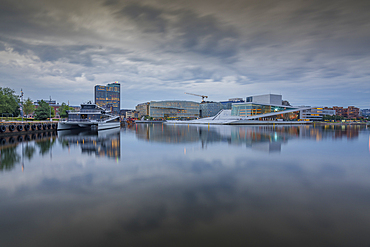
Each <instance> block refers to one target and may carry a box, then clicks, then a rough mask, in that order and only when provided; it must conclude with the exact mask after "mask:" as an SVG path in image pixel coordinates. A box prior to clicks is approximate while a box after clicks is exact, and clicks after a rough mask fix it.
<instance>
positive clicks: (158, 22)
mask: <svg viewBox="0 0 370 247" xmlns="http://www.w3.org/2000/svg"><path fill="white" fill-rule="evenodd" d="M162 14H163V11H162V10H160V9H158V8H153V7H151V6H149V5H140V4H137V3H131V4H128V5H126V6H125V7H123V8H122V9H121V10H120V11H119V12H117V13H116V16H118V17H125V18H129V19H130V20H132V21H133V22H134V23H135V24H136V25H137V26H138V27H139V28H140V29H141V30H143V31H144V32H155V33H157V32H159V33H164V32H165V31H166V27H167V25H168V23H167V21H166V20H165V19H164V18H163V16H162Z"/></svg>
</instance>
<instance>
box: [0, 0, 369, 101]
mask: <svg viewBox="0 0 370 247" xmlns="http://www.w3.org/2000/svg"><path fill="white" fill-rule="evenodd" d="M0 6H1V8H0V87H10V88H12V89H14V90H16V92H17V93H18V92H20V89H21V88H22V89H23V91H24V95H25V97H30V98H31V99H33V100H37V99H47V98H49V96H51V97H52V98H53V99H55V100H57V101H58V102H60V103H62V102H68V101H69V102H70V104H72V105H79V104H80V103H83V102H86V101H88V100H93V99H94V86H95V85H97V84H101V85H105V84H107V83H111V82H114V81H118V82H119V83H121V107H122V108H134V106H135V105H136V104H138V103H142V102H145V101H151V100H175V99H177V100H191V101H200V100H201V98H200V97H196V96H192V95H187V94H184V92H190V93H195V94H203V95H208V96H209V98H208V99H209V100H212V101H221V100H227V99H229V98H235V97H242V98H245V97H246V96H250V95H258V94H265V93H277V94H282V95H283V98H284V99H286V100H289V101H290V103H291V104H292V105H324V106H332V105H339V106H348V105H355V106H357V107H360V108H370V97H369V95H370V70H369V68H370V15H369V12H370V1H368V0H363V1H360V0H348V1H341V0H335V1H332V0H308V1H307V0H303V1H300V0H271V1H270V0H228V1H225V0H223V1H221V0H204V1H202V0H133V1H130V0H78V1H76V0H63V1H59V0H58V1H56V0H32V1H27V0H24V1H23V0H17V1H14V0H0Z"/></svg>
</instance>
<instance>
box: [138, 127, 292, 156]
mask: <svg viewBox="0 0 370 247" xmlns="http://www.w3.org/2000/svg"><path fill="white" fill-rule="evenodd" d="M135 129H136V136H137V137H138V138H139V139H145V140H147V141H152V142H165V143H190V142H201V144H202V147H204V146H206V145H207V144H209V143H218V142H227V143H229V144H231V145H242V144H244V145H246V146H247V147H249V148H252V149H256V150H263V151H268V152H273V151H280V150H281V144H282V143H284V142H286V140H287V138H288V135H294V136H297V135H298V134H297V130H298V127H290V128H284V127H282V128H276V129H275V128H274V127H273V126H258V127H252V126H248V127H246V126H243V127H240V126H238V127H237V126H212V127H210V128H208V127H207V126H194V125H189V126H184V125H180V126H176V125H165V124H136V127H135Z"/></svg>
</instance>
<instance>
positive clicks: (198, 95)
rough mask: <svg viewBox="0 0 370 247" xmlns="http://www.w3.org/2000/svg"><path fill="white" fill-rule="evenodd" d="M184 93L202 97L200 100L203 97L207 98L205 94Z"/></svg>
mask: <svg viewBox="0 0 370 247" xmlns="http://www.w3.org/2000/svg"><path fill="white" fill-rule="evenodd" d="M185 94H190V95H194V96H199V97H202V102H204V98H208V96H206V95H199V94H194V93H185Z"/></svg>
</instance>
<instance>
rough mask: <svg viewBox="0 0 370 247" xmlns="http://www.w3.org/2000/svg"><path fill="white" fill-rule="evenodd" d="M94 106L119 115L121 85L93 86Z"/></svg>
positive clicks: (116, 83)
mask: <svg viewBox="0 0 370 247" xmlns="http://www.w3.org/2000/svg"><path fill="white" fill-rule="evenodd" d="M95 104H97V105H98V106H101V107H104V108H106V109H110V110H111V111H112V113H114V114H119V113H120V104H121V85H120V84H119V83H118V82H115V83H110V84H108V85H107V86H101V85H96V86H95Z"/></svg>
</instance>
